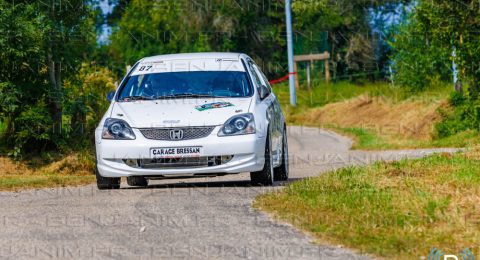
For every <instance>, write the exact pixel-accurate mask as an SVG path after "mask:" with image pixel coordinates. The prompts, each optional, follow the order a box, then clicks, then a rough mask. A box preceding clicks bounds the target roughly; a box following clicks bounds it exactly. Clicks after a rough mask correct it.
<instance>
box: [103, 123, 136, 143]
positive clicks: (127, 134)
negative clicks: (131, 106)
mask: <svg viewBox="0 0 480 260" xmlns="http://www.w3.org/2000/svg"><path fill="white" fill-rule="evenodd" d="M102 139H116V140H134V139H135V134H134V133H133V130H132V128H131V127H130V126H129V125H128V123H127V122H125V121H123V120H121V119H116V118H107V120H105V124H104V125H103V131H102Z"/></svg>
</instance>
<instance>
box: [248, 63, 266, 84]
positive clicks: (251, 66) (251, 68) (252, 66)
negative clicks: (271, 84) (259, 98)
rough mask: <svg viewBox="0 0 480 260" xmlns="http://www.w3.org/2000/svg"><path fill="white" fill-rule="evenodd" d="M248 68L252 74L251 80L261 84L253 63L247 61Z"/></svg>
mask: <svg viewBox="0 0 480 260" xmlns="http://www.w3.org/2000/svg"><path fill="white" fill-rule="evenodd" d="M248 68H249V70H250V72H251V74H252V76H253V81H255V83H257V86H261V85H262V84H263V83H262V80H260V76H259V75H258V73H257V71H256V70H255V67H254V65H253V63H252V62H248Z"/></svg>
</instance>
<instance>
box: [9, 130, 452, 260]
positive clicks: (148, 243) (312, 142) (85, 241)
mask: <svg viewBox="0 0 480 260" xmlns="http://www.w3.org/2000/svg"><path fill="white" fill-rule="evenodd" d="M350 144H351V142H350V140H349V139H347V138H345V137H341V136H339V135H336V134H334V133H331V132H326V131H323V130H319V129H314V128H300V127H291V128H290V129H289V147H290V157H291V158H290V161H291V173H290V177H291V180H292V181H294V180H298V179H301V178H305V177H308V176H315V175H319V174H321V173H322V172H325V171H327V170H331V169H334V168H338V167H342V166H346V165H351V164H366V163H371V162H373V161H375V160H379V159H384V160H397V159H400V158H402V157H410V158H412V157H421V156H424V155H427V154H430V153H432V152H434V151H438V150H431V149H428V150H416V151H412V150H411V151H385V152H362V151H350V150H349V148H350ZM444 151H446V152H450V151H452V150H449V149H446V150H444ZM283 185H284V183H277V184H276V186H275V187H269V188H266V187H251V186H250V183H249V175H248V174H239V175H235V176H225V177H217V178H208V179H207V178H202V179H190V180H187V181H185V180H169V181H154V182H151V185H150V187H149V188H148V189H133V188H129V187H128V186H127V185H126V184H123V183H122V189H120V190H114V191H98V190H97V189H96V187H95V186H94V185H89V186H83V187H74V188H59V189H41V190H31V191H22V192H18V193H12V192H2V193H0V209H1V211H0V212H1V213H0V259H31V258H35V259H71V258H75V259H92V258H96V259H106V258H114V259H185V258H186V259H190V258H194V259H266V258H271V259H357V258H367V257H366V256H361V255H359V254H356V253H353V252H352V251H350V250H347V249H344V248H341V247H339V246H336V245H331V246H327V245H322V246H319V245H316V244H313V243H312V238H311V237H309V236H307V235H305V234H302V233H301V232H299V231H297V230H296V229H294V228H293V227H291V226H289V225H287V224H283V223H278V222H275V221H272V220H271V219H270V218H269V217H268V216H267V215H266V214H264V213H262V212H259V211H257V210H254V209H252V207H251V203H252V201H253V200H254V198H255V196H257V195H258V194H260V193H263V192H266V191H270V190H274V189H281V188H282V186H283Z"/></svg>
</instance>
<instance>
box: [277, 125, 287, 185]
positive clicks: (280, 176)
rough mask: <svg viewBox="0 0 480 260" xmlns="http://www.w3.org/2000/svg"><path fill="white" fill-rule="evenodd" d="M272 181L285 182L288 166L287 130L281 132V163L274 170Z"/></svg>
mask: <svg viewBox="0 0 480 260" xmlns="http://www.w3.org/2000/svg"><path fill="white" fill-rule="evenodd" d="M273 171H274V175H273V176H274V178H273V179H274V180H275V181H287V180H288V172H289V164H288V141H287V129H286V128H285V129H284V130H283V144H282V162H281V164H280V166H278V167H277V168H275V169H274V170H273Z"/></svg>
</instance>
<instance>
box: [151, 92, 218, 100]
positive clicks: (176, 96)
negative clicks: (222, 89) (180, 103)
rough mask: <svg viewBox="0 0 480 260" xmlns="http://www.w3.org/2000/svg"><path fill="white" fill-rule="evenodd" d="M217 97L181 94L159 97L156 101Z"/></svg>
mask: <svg viewBox="0 0 480 260" xmlns="http://www.w3.org/2000/svg"><path fill="white" fill-rule="evenodd" d="M211 97H216V96H214V95H209V94H192V93H181V94H172V95H165V96H157V97H155V99H169V98H211Z"/></svg>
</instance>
